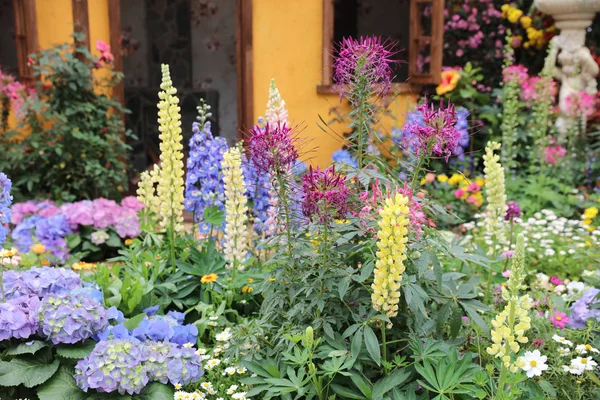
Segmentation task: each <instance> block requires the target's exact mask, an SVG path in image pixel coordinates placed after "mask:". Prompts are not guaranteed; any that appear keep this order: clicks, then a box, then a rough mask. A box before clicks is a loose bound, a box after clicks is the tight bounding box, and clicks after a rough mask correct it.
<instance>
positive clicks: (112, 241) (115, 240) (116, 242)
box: [105, 233, 122, 247]
mask: <svg viewBox="0 0 600 400" xmlns="http://www.w3.org/2000/svg"><path fill="white" fill-rule="evenodd" d="M105 244H106V245H107V246H109V247H121V245H122V242H121V238H120V237H119V236H117V235H115V234H114V233H111V234H110V237H109V238H108V240H107V241H106V242H105Z"/></svg>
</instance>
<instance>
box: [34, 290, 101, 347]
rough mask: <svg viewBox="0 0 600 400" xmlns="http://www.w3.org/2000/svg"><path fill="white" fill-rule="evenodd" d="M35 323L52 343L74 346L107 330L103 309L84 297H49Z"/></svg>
mask: <svg viewBox="0 0 600 400" xmlns="http://www.w3.org/2000/svg"><path fill="white" fill-rule="evenodd" d="M38 323H39V325H40V330H41V333H42V334H43V335H44V336H46V337H47V338H48V339H50V340H52V343H54V344H59V343H77V342H81V341H83V340H85V339H88V338H90V337H92V335H93V334H95V333H96V332H100V331H102V330H104V329H106V327H107V326H108V317H107V315H106V310H105V309H104V307H102V305H101V304H100V303H98V302H97V301H96V300H94V299H93V298H91V297H89V296H87V295H84V294H79V295H70V294H50V295H47V296H46V297H44V299H43V300H42V304H41V305H40V311H39V314H38Z"/></svg>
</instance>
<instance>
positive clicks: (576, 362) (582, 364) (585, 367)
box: [571, 357, 598, 371]
mask: <svg viewBox="0 0 600 400" xmlns="http://www.w3.org/2000/svg"><path fill="white" fill-rule="evenodd" d="M571 365H572V366H573V367H574V368H577V369H579V370H581V371H593V370H594V369H595V367H596V366H597V365H598V363H596V361H594V360H592V359H591V358H589V357H577V358H575V359H573V360H571Z"/></svg>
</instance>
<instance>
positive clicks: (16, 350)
mask: <svg viewBox="0 0 600 400" xmlns="http://www.w3.org/2000/svg"><path fill="white" fill-rule="evenodd" d="M28 343H30V344H27V343H21V344H19V345H18V346H16V347H11V348H9V349H8V350H7V351H6V354H7V355H9V356H18V355H20V354H35V352H36V351H38V350H39V349H42V348H44V347H46V346H47V345H46V343H44V342H41V341H39V340H34V341H33V342H28Z"/></svg>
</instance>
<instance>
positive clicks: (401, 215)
mask: <svg viewBox="0 0 600 400" xmlns="http://www.w3.org/2000/svg"><path fill="white" fill-rule="evenodd" d="M408 213H409V208H408V197H406V196H403V195H401V194H400V193H396V195H395V196H392V197H390V198H388V199H386V201H385V204H384V207H383V209H382V210H381V211H380V212H379V215H380V217H381V219H380V220H379V222H378V225H379V231H378V232H377V239H378V240H377V248H378V251H377V254H376V255H377V261H376V263H375V277H374V279H373V284H372V285H371V288H372V289H373V294H372V295H371V301H372V303H373V308H374V309H375V310H377V311H383V312H385V314H386V315H387V316H388V317H395V316H396V315H397V314H398V302H399V301H400V284H401V283H402V273H404V269H405V267H404V260H405V259H406V242H407V241H408V224H409V220H408Z"/></svg>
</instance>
